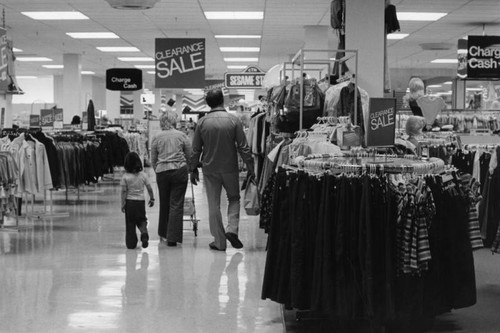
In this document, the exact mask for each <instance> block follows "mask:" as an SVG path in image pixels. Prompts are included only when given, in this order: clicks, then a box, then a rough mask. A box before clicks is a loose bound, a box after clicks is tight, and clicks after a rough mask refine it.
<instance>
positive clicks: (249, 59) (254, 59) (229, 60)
mask: <svg viewBox="0 0 500 333" xmlns="http://www.w3.org/2000/svg"><path fill="white" fill-rule="evenodd" d="M224 61H227V62H238V61H241V62H257V61H259V58H224Z"/></svg>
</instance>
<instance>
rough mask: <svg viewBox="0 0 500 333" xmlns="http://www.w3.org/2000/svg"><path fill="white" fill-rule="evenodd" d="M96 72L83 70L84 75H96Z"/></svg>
mask: <svg viewBox="0 0 500 333" xmlns="http://www.w3.org/2000/svg"><path fill="white" fill-rule="evenodd" d="M94 74H95V73H94V72H92V71H82V75H94Z"/></svg>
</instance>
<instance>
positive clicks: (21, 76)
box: [16, 75, 38, 79]
mask: <svg viewBox="0 0 500 333" xmlns="http://www.w3.org/2000/svg"><path fill="white" fill-rule="evenodd" d="M37 78H38V77H37V76H33V75H16V79H37Z"/></svg>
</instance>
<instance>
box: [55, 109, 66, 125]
mask: <svg viewBox="0 0 500 333" xmlns="http://www.w3.org/2000/svg"><path fill="white" fill-rule="evenodd" d="M53 110H54V128H57V129H61V128H63V120H64V116H63V109H53Z"/></svg>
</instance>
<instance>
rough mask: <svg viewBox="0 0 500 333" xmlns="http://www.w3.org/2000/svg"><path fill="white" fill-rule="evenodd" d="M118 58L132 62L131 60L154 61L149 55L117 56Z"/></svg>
mask: <svg viewBox="0 0 500 333" xmlns="http://www.w3.org/2000/svg"><path fill="white" fill-rule="evenodd" d="M118 60H120V61H128V62H132V61H155V60H154V59H153V58H151V57H118Z"/></svg>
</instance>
